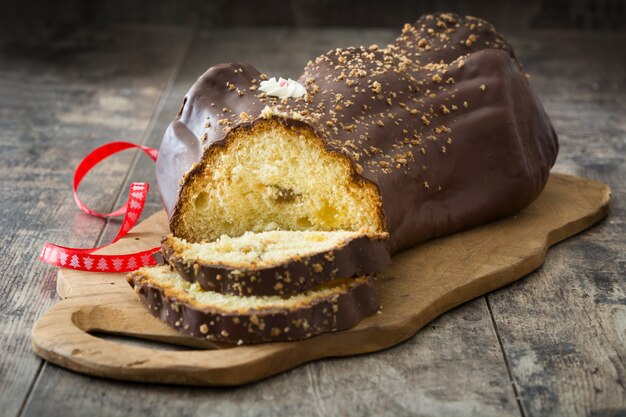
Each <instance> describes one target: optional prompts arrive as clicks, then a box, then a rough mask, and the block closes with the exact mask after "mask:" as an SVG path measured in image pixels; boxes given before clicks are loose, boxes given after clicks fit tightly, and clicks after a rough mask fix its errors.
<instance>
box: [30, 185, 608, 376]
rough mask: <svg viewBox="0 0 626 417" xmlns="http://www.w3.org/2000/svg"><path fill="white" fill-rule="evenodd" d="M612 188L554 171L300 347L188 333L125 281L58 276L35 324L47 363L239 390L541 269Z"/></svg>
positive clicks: (161, 217)
mask: <svg viewBox="0 0 626 417" xmlns="http://www.w3.org/2000/svg"><path fill="white" fill-rule="evenodd" d="M609 199H610V189H609V187H608V186H607V185H605V184H602V183H599V182H595V181H590V180H586V179H582V178H577V177H572V176H568V175H563V174H552V175H551V177H550V180H549V182H548V184H547V186H546V189H545V190H544V192H543V193H542V194H541V196H540V197H539V198H538V199H537V200H536V201H535V202H534V203H533V204H532V205H531V206H529V207H528V208H527V209H525V210H524V211H522V212H521V213H519V214H518V215H517V216H515V217H511V218H508V219H505V220H501V221H497V222H493V223H490V224H487V225H484V226H481V227H477V228H474V229H472V230H469V231H466V232H462V233H458V234H455V235H451V236H448V237H444V238H439V239H436V240H433V241H430V242H427V243H425V244H422V245H419V246H418V247H416V248H414V249H411V250H408V251H405V252H402V253H400V254H398V255H396V256H395V257H394V258H393V263H392V265H391V266H390V267H389V268H388V269H387V270H385V271H384V273H383V274H382V275H383V276H382V278H381V279H379V280H378V281H377V282H376V286H377V289H378V291H379V294H380V298H381V303H382V306H383V309H382V314H377V315H374V316H372V317H369V318H367V319H365V320H363V321H362V322H361V323H360V324H359V325H358V326H356V327H354V328H352V329H350V330H346V331H342V332H337V333H329V334H324V335H321V336H317V337H314V338H311V339H308V340H303V341H298V342H281V343H265V344H259V345H249V346H229V345H221V346H217V345H215V344H212V343H209V342H206V341H202V340H196V339H192V338H188V337H185V336H181V335H179V334H178V333H176V332H175V331H174V330H172V329H170V328H169V327H167V326H166V325H165V324H163V323H161V322H160V321H159V320H157V319H155V318H154V317H152V316H151V315H150V313H149V312H148V311H147V310H146V309H145V308H144V307H143V306H142V305H141V304H140V303H139V301H138V299H137V296H136V295H135V293H134V292H133V290H132V289H131V288H130V286H129V285H128V284H127V282H126V279H125V276H124V274H110V273H109V274H104V273H89V272H82V271H74V270H69V269H61V270H60V271H59V275H58V279H57V291H58V293H59V295H60V296H61V298H62V300H61V301H60V302H59V303H58V304H56V305H55V306H54V307H53V308H51V309H50V310H48V311H47V312H46V313H45V314H44V315H43V317H41V318H40V319H39V321H37V323H35V326H34V328H33V348H34V350H35V352H36V353H37V354H38V355H40V356H41V357H43V358H44V359H46V360H48V361H50V362H53V363H55V364H57V365H60V366H63V367H66V368H69V369H72V370H74V371H78V372H83V373H87V374H91V375H98V376H104V377H109V378H114V379H122V380H133V381H145V382H169V383H177V384H193V385H238V384H244V383H247V382H251V381H256V380H259V379H262V378H266V377H268V376H270V375H274V374H276V373H279V372H281V371H284V370H286V369H289V368H292V367H295V366H298V365H300V364H303V363H305V362H308V361H312V360H315V359H320V358H324V357H329V356H345V355H356V354H361V353H367V352H374V351H377V350H381V349H385V348H388V347H390V346H393V345H395V344H397V343H400V342H402V341H404V340H406V339H407V338H409V337H411V336H412V335H414V334H415V333H416V332H417V331H418V330H419V329H420V328H422V327H423V326H424V325H426V324H427V323H428V322H430V321H431V320H433V319H435V318H436V317H437V316H439V315H441V314H442V313H444V312H446V311H448V310H450V309H451V308H453V307H455V306H458V305H459V304H462V303H464V302H466V301H468V300H471V299H472V298H475V297H478V296H480V295H482V294H485V293H487V292H489V291H493V290H495V289H497V288H500V287H502V286H504V285H507V284H509V283H511V282H513V281H515V280H517V279H519V278H521V277H523V276H525V275H526V274H528V273H529V272H531V271H533V270H534V269H536V268H537V267H539V266H540V265H541V264H542V263H543V261H544V259H545V255H546V252H547V249H548V247H549V246H551V245H553V244H555V243H557V242H559V241H561V240H563V239H566V238H568V237H570V236H572V235H574V234H576V233H579V232H580V231H582V230H584V229H586V228H588V227H589V226H591V225H593V224H594V223H596V222H597V221H599V220H600V219H602V218H603V217H604V216H606V214H607V211H608V204H609ZM167 232H168V229H167V221H166V217H165V213H164V212H160V213H157V214H155V215H153V216H152V217H150V218H148V219H147V220H145V221H143V222H142V223H141V224H139V225H138V226H137V227H135V228H134V229H133V230H132V232H131V233H129V234H128V235H127V236H126V237H125V238H123V239H121V240H120V241H118V242H117V243H116V244H115V245H112V246H110V247H108V248H107V249H106V250H102V253H125V252H131V251H140V250H145V249H148V248H150V247H153V246H157V245H158V243H159V241H160V237H161V235H163V234H165V233H167ZM94 332H96V333H98V332H99V333H113V334H121V335H126V336H132V337H135V338H142V339H150V340H156V341H161V342H166V343H170V344H176V345H185V346H191V347H192V348H191V349H187V350H184V351H180V350H171V349H163V348H159V347H143V346H137V344H129V343H121V342H119V341H113V340H110V339H104V338H102V337H98V336H97V335H94V334H93V333H94Z"/></svg>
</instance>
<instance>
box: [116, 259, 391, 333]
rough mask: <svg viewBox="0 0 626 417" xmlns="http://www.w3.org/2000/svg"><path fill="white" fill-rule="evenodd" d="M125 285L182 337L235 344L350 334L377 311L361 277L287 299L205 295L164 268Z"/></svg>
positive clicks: (147, 271)
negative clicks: (345, 331)
mask: <svg viewBox="0 0 626 417" xmlns="http://www.w3.org/2000/svg"><path fill="white" fill-rule="evenodd" d="M128 282H129V283H130V285H131V286H132V287H133V288H134V289H135V292H136V293H137V294H138V295H139V299H140V300H141V302H142V303H143V304H144V305H146V307H148V309H149V310H150V312H151V313H152V314H153V315H154V316H156V317H158V318H159V319H161V320H162V321H164V322H165V323H167V324H168V325H170V326H172V327H174V328H175V329H176V330H178V331H180V332H181V333H184V334H186V335H189V336H192V337H202V338H207V339H209V340H215V341H222V342H228V343H237V344H242V343H260V342H269V341H282V340H299V339H305V338H308V337H311V336H315V335H318V334H320V333H326V332H332V331H337V330H344V329H348V328H350V327H353V326H355V325H356V324H357V323H358V322H359V321H361V320H362V319H363V318H365V317H367V316H369V315H371V314H373V313H375V312H376V311H378V310H379V308H380V305H379V301H378V296H377V294H376V291H375V289H374V287H373V286H372V284H371V283H370V282H369V280H368V279H367V278H365V277H359V278H354V279H346V278H340V279H335V280H333V281H329V282H327V283H325V284H322V285H321V286H319V287H317V288H315V289H314V290H310V291H306V292H304V293H302V294H298V295H294V296H292V297H289V298H282V297H278V296H264V297H261V296H251V297H239V296H235V295H226V294H220V293H217V292H214V291H205V290H203V289H202V288H201V287H200V285H198V284H197V283H193V284H192V283H190V282H188V281H185V280H184V279H182V278H181V277H180V276H179V275H178V274H177V273H176V272H175V271H172V269H171V268H170V267H169V266H167V265H160V266H155V267H144V268H141V269H139V270H137V271H135V272H133V273H131V274H130V275H129V276H128Z"/></svg>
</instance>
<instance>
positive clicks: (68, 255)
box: [39, 142, 160, 272]
mask: <svg viewBox="0 0 626 417" xmlns="http://www.w3.org/2000/svg"><path fill="white" fill-rule="evenodd" d="M132 148H138V149H141V150H142V151H144V152H145V153H146V154H147V155H148V156H149V157H150V158H151V159H152V160H153V161H155V162H156V159H157V155H158V151H157V150H156V149H153V148H149V147H147V146H142V145H137V144H135V143H130V142H111V143H108V144H106V145H103V146H101V147H99V148H97V149H95V150H93V151H92V152H91V153H90V154H89V155H87V156H86V157H85V159H83V160H82V161H81V162H80V164H78V167H77V168H76V172H75V173H74V184H73V192H74V201H75V202H76V205H77V206H78V208H79V209H80V210H81V211H83V212H85V213H87V214H90V215H92V216H96V217H100V218H107V217H114V216H121V215H124V220H123V221H122V226H121V228H120V230H119V232H118V233H117V235H116V236H115V239H113V242H111V243H109V244H108V245H104V246H100V247H98V248H90V249H80V248H69V247H65V246H59V245H55V244H53V243H46V244H45V245H44V247H43V250H42V252H41V255H40V257H39V259H41V260H42V261H44V262H47V263H49V264H52V265H56V266H60V267H63V268H71V269H77V270H81V271H91V272H129V271H134V270H135V269H137V268H140V267H142V266H151V265H156V261H155V259H154V258H153V256H152V255H153V254H154V253H155V252H158V251H159V249H160V248H159V247H158V246H157V247H154V248H151V249H147V250H145V251H141V252H134V253H127V254H123V255H97V254H94V253H93V252H95V251H97V250H99V249H102V248H105V247H107V246H109V245H112V244H113V243H115V242H117V241H118V240H120V239H121V238H122V237H124V236H125V235H126V234H127V233H128V231H129V230H130V229H132V227H133V226H134V225H135V224H136V223H137V221H138V220H139V217H140V216H141V213H142V211H143V208H144V207H145V205H146V198H147V196H148V190H149V188H150V186H149V184H148V183H143V182H133V183H132V184H131V185H130V189H129V192H128V199H127V200H126V202H125V203H124V205H122V206H121V207H120V208H118V209H117V210H115V211H113V212H111V213H98V212H96V211H93V210H91V209H90V208H88V207H87V206H86V205H85V204H84V203H83V202H82V201H81V200H80V199H79V198H78V192H77V190H78V186H79V185H80V182H81V181H82V180H83V178H84V177H85V175H87V173H88V172H89V171H90V170H91V169H93V167H95V166H96V165H98V164H99V163H100V162H101V161H103V160H104V159H106V158H108V157H109V156H111V155H113V154H116V153H118V152H121V151H124V150H126V149H132Z"/></svg>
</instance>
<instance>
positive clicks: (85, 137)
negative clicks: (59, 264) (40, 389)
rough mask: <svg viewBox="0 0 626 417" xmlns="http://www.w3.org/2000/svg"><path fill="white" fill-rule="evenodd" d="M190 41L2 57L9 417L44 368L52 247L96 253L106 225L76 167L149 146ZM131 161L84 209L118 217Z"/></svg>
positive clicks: (1, 309)
mask: <svg viewBox="0 0 626 417" xmlns="http://www.w3.org/2000/svg"><path fill="white" fill-rule="evenodd" d="M185 33H187V32H185V31H180V30H171V31H164V30H158V31H156V30H137V29H128V28H126V29H124V28H120V29H119V30H117V31H98V30H94V31H90V32H71V33H67V34H65V35H62V36H60V37H59V38H57V39H56V40H54V41H50V42H49V43H47V44H45V45H40V46H37V47H33V46H32V45H23V47H21V48H20V47H17V46H16V45H14V46H13V47H12V48H10V49H8V50H5V51H4V52H2V55H0V177H1V178H2V182H0V187H1V194H2V199H1V200H0V214H1V215H0V247H2V249H3V253H4V256H3V257H2V258H1V259H0V268H1V269H2V270H3V271H7V272H5V273H4V274H3V275H2V276H0V334H1V335H2V343H0V369H1V371H0V392H1V393H2V395H0V409H1V410H2V415H6V416H14V415H17V414H18V413H19V412H20V407H21V406H22V404H23V402H24V401H25V399H26V397H27V395H28V392H29V390H30V388H31V386H32V384H33V383H34V380H35V378H36V375H37V373H38V370H39V369H40V366H41V363H42V362H41V360H40V359H39V358H37V357H36V356H35V355H33V353H32V351H31V346H30V345H31V340H30V328H31V326H32V324H33V322H34V321H35V319H36V318H37V317H38V316H39V315H40V314H41V313H42V312H43V311H45V310H46V309H47V308H49V307H50V306H51V305H52V304H53V303H54V302H55V298H56V297H55V296H54V277H55V276H56V272H57V271H56V268H53V267H50V266H47V265H45V264H43V263H41V262H39V261H38V251H39V250H40V248H41V246H42V245H43V243H44V241H46V240H50V241H54V242H57V243H60V244H67V245H72V246H78V247H89V246H92V245H93V244H94V242H96V240H97V238H98V235H99V232H100V230H101V229H102V226H103V222H102V221H100V220H97V219H94V218H88V217H87V216H85V215H82V214H80V213H79V212H78V211H77V210H76V208H75V206H74V203H73V199H72V197H71V179H72V175H73V170H74V166H75V165H76V164H77V163H78V161H79V160H80V159H81V158H82V157H83V156H84V155H85V154H86V153H87V152H88V151H89V150H91V149H92V148H94V147H96V146H97V145H99V144H102V143H104V142H107V141H110V140H112V139H136V138H140V137H141V135H142V134H143V131H144V130H145V128H146V126H147V124H148V122H149V120H150V118H151V115H152V113H153V111H154V109H155V106H156V103H157V102H158V100H159V98H160V95H161V92H162V90H163V88H164V87H165V85H166V83H167V80H168V77H169V75H170V73H171V71H172V68H173V65H174V63H175V62H176V57H177V54H179V51H180V45H181V43H183V42H184V36H185ZM131 158H132V154H129V155H124V156H122V157H120V158H116V160H115V161H113V162H112V163H110V164H108V165H107V168H106V169H104V170H101V171H100V172H99V174H100V175H99V176H98V177H90V178H89V179H88V180H87V181H88V183H87V184H86V187H88V188H89V189H91V190H93V189H97V188H103V189H102V190H100V191H99V192H97V193H93V194H92V196H91V197H86V198H85V200H86V201H87V202H88V203H90V204H93V205H94V207H95V208H96V209H100V210H110V209H111V208H112V207H111V203H110V202H111V201H112V200H113V199H114V198H115V196H116V194H117V192H118V189H119V183H120V180H121V179H122V178H123V176H124V173H125V172H126V170H127V169H128V167H127V164H128V162H129V161H130V160H131Z"/></svg>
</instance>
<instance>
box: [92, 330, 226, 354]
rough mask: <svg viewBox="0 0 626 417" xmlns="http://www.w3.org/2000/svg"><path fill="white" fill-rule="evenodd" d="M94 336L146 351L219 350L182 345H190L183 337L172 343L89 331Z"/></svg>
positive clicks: (210, 346) (209, 346)
mask: <svg viewBox="0 0 626 417" xmlns="http://www.w3.org/2000/svg"><path fill="white" fill-rule="evenodd" d="M87 333H89V334H90V335H92V336H95V337H98V338H100V339H104V340H106V341H109V342H114V343H119V344H122V345H126V346H133V347H142V348H146V349H156V350H167V351H188V350H213V349H218V347H217V346H214V345H208V344H207V346H189V345H186V344H181V342H183V341H184V342H187V343H189V342H190V340H189V338H183V337H181V338H180V340H175V341H174V340H173V341H172V342H168V341H165V340H152V339H147V338H138V337H134V336H129V335H125V334H115V333H109V332H103V331H99V330H91V331H88V332H87ZM192 343H193V342H192ZM197 343H199V344H200V343H204V342H202V341H198V342H197Z"/></svg>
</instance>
